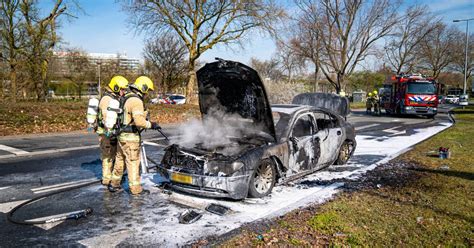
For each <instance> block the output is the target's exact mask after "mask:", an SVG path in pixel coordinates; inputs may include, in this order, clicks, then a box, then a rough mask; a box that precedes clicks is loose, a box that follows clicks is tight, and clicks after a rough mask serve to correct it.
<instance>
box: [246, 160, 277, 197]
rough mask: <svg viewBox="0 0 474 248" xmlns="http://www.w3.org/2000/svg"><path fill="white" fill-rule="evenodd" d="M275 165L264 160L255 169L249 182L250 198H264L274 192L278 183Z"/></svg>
mask: <svg viewBox="0 0 474 248" xmlns="http://www.w3.org/2000/svg"><path fill="white" fill-rule="evenodd" d="M276 174H277V171H276V168H275V164H274V163H273V162H272V161H271V160H270V159H264V160H262V161H260V163H259V164H258V165H257V167H256V168H255V170H254V172H253V173H252V176H251V177H250V182H249V192H248V195H249V197H252V198H262V197H264V196H266V195H268V194H270V193H271V192H272V189H273V186H275V183H276Z"/></svg>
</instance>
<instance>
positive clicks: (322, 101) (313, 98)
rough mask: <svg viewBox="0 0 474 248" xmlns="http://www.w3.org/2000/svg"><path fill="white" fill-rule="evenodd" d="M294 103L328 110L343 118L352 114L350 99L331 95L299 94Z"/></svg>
mask: <svg viewBox="0 0 474 248" xmlns="http://www.w3.org/2000/svg"><path fill="white" fill-rule="evenodd" d="M292 103H293V104H299V105H309V106H313V107H316V108H324V109H328V110H330V111H332V112H334V113H336V114H339V115H340V116H342V117H346V116H347V115H348V114H349V113H350V112H351V110H350V108H349V99H347V98H346V97H341V96H338V95H336V94H331V93H303V94H299V95H297V96H295V98H293V102H292Z"/></svg>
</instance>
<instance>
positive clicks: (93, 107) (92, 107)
mask: <svg viewBox="0 0 474 248" xmlns="http://www.w3.org/2000/svg"><path fill="white" fill-rule="evenodd" d="M98 112H99V99H97V98H91V99H89V104H88V105H87V124H89V129H92V128H93V127H94V124H95V123H96V120H97V113H98Z"/></svg>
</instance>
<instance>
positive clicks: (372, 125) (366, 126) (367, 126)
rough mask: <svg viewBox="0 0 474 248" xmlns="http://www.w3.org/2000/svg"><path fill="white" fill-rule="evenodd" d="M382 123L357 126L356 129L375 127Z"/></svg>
mask: <svg viewBox="0 0 474 248" xmlns="http://www.w3.org/2000/svg"><path fill="white" fill-rule="evenodd" d="M378 125H380V124H379V123H377V124H369V125H365V126H360V127H356V128H355V130H356V131H359V130H362V129H366V128H370V127H375V126H378Z"/></svg>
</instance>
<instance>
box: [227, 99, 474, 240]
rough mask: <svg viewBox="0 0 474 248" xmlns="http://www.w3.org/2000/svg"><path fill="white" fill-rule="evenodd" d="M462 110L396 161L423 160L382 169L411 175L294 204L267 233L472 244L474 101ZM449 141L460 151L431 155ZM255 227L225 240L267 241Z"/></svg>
mask: <svg viewBox="0 0 474 248" xmlns="http://www.w3.org/2000/svg"><path fill="white" fill-rule="evenodd" d="M455 118H456V120H457V122H456V124H455V125H454V126H453V127H451V128H449V129H447V130H445V131H444V132H442V133H440V134H438V135H436V136H434V137H432V138H430V139H428V140H426V141H424V142H422V143H421V144H418V145H417V146H416V147H415V148H414V149H413V150H411V151H409V152H408V153H406V154H403V155H402V156H400V157H399V158H397V159H396V160H395V161H394V162H393V166H396V165H400V164H412V165H416V166H414V167H399V168H397V169H396V170H395V168H394V169H390V168H389V167H387V169H386V171H385V170H384V171H382V172H379V173H392V172H395V171H401V172H403V175H406V177H403V179H404V180H400V182H398V181H397V183H388V181H387V180H389V179H380V181H381V184H382V186H381V187H380V188H378V187H376V188H375V187H374V188H371V187H368V188H364V189H362V190H359V191H356V192H352V193H342V194H340V195H339V196H338V197H336V199H334V200H332V201H330V202H328V203H325V204H323V205H321V206H317V207H313V208H309V209H302V210H301V209H300V210H296V211H293V212H291V213H289V214H287V215H285V216H283V217H282V218H281V219H280V220H279V221H278V222H277V224H276V225H274V226H272V227H271V229H270V230H267V231H266V232H264V233H263V235H264V236H265V238H266V240H272V239H277V240H279V243H277V244H278V245H281V246H293V245H303V246H308V245H311V246H312V245H315V246H316V245H322V246H370V247H372V246H375V247H386V246H398V247H406V246H408V247H436V246H442V247H446V246H447V247H472V246H473V245H474V234H473V230H474V229H473V227H474V153H473V149H474V107H473V106H469V107H467V108H466V109H464V110H463V109H458V110H455ZM441 146H442V147H449V148H450V150H451V151H452V158H450V159H445V160H441V159H439V158H437V157H435V156H430V155H432V154H433V153H434V152H435V151H437V149H438V148H439V147H441ZM446 166H447V167H449V169H447V170H446V169H442V168H446ZM383 175H385V174H383ZM383 175H381V176H380V177H381V178H384V176H383ZM396 175H397V176H398V175H399V174H396ZM397 178H398V177H397ZM384 180H385V181H384ZM384 184H385V185H384ZM254 235H255V233H253V232H248V231H246V232H244V233H243V234H242V235H239V236H237V237H234V238H233V239H231V240H229V241H228V242H227V243H225V244H224V246H233V245H241V246H246V245H259V246H260V245H262V243H258V244H256V243H253V244H252V242H248V243H247V242H246V241H247V240H252V239H254V237H255V236H254ZM288 237H293V238H297V239H298V240H303V241H304V242H300V243H296V242H295V241H293V240H291V239H289V238H288ZM264 244H267V245H268V243H264Z"/></svg>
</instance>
